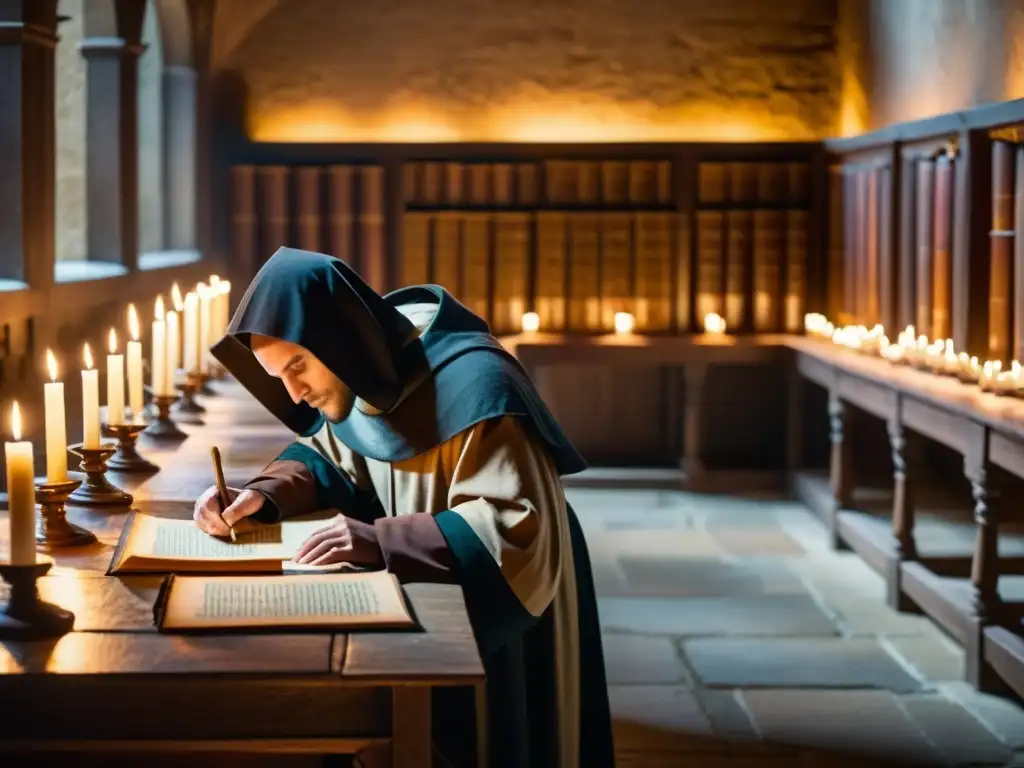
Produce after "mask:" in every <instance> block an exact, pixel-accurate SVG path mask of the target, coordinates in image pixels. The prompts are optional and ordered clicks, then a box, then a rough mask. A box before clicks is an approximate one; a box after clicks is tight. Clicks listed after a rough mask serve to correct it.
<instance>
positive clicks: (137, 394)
mask: <svg viewBox="0 0 1024 768" xmlns="http://www.w3.org/2000/svg"><path fill="white" fill-rule="evenodd" d="M140 332H141V328H140V326H139V315H138V313H137V312H136V311H135V305H134V304H129V305H128V333H130V334H131V337H132V338H131V341H129V342H128V351H127V358H128V407H129V408H130V409H131V412H132V418H133V419H134V420H135V421H138V420H139V419H140V418H141V417H142V409H143V403H144V402H145V401H144V400H143V396H142V342H141V341H139V335H140Z"/></svg>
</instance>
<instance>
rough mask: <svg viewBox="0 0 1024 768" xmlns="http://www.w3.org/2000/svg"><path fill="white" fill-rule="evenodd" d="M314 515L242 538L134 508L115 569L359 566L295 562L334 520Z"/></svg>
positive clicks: (258, 527) (253, 529)
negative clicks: (311, 538) (306, 544)
mask: <svg viewBox="0 0 1024 768" xmlns="http://www.w3.org/2000/svg"><path fill="white" fill-rule="evenodd" d="M328 520H329V518H327V517H324V516H322V515H320V516H317V517H315V518H313V519H310V518H306V519H293V520H285V521H284V522H282V523H276V524H273V525H263V524H260V523H253V524H251V525H250V526H248V527H247V528H246V529H245V530H242V531H241V532H239V533H238V536H237V540H236V541H229V540H227V539H220V538H217V537H216V536H210V535H209V534H208V533H204V532H203V531H201V530H199V528H197V527H196V524H195V523H194V522H193V521H192V520H191V519H189V520H177V519H171V518H164V517H155V516H153V515H146V514H142V513H141V512H139V511H137V510H136V511H133V512H132V513H131V514H130V515H129V516H128V520H127V521H126V522H125V524H124V529H123V530H122V531H121V539H120V541H119V542H118V545H117V548H116V549H115V550H114V554H113V557H111V559H110V567H109V568H108V569H107V573H109V574H121V573H187V572H192V573H309V572H312V573H324V572H334V571H351V570H359V569H358V568H355V567H354V566H351V565H349V564H348V563H336V564H332V565H324V566H315V565H302V564H299V563H296V562H292V561H291V558H292V557H293V556H294V555H295V553H296V552H298V550H299V547H301V546H302V543H303V542H304V541H305V540H306V539H307V538H309V536H310V534H312V533H314V532H315V531H317V530H319V529H320V528H323V527H324V526H325V525H327V524H328Z"/></svg>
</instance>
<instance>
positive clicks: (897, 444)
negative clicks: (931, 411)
mask: <svg viewBox="0 0 1024 768" xmlns="http://www.w3.org/2000/svg"><path fill="white" fill-rule="evenodd" d="M888 430H889V447H890V449H891V451H892V482H893V497H892V535H893V538H894V540H895V542H894V548H893V557H892V559H891V560H890V561H889V571H888V573H887V574H886V587H887V590H886V591H887V602H888V604H889V607H890V608H892V609H894V610H897V611H915V610H916V606H915V605H914V604H913V602H912V601H911V600H910V599H909V598H907V597H906V595H904V594H903V589H902V587H901V586H900V565H901V563H903V562H904V561H908V560H917V542H916V541H915V539H914V499H913V492H912V489H913V482H914V481H915V480H916V479H917V478H916V474H915V476H914V477H911V474H912V472H911V466H913V467H914V473H916V470H917V469H918V468H919V466H920V464H919V462H916V461H914V462H911V456H912V454H913V453H914V451H915V450H916V449H917V448H919V447H920V441H919V440H916V439H914V437H913V436H912V435H908V434H907V431H906V430H905V429H904V427H903V420H902V416H901V413H900V404H899V402H898V401H897V405H896V412H895V413H894V414H893V417H892V419H890V420H889V424H888Z"/></svg>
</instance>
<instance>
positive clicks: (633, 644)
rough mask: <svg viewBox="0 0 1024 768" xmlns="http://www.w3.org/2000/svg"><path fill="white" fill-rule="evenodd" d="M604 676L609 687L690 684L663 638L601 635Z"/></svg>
mask: <svg viewBox="0 0 1024 768" xmlns="http://www.w3.org/2000/svg"><path fill="white" fill-rule="evenodd" d="M601 640H602V644H603V646H604V662H605V674H606V675H607V678H608V684H609V685H636V684H659V685H685V686H686V687H690V686H692V684H693V680H692V678H691V676H690V673H689V672H688V671H687V669H686V666H685V665H684V664H683V662H682V660H681V659H680V658H679V653H678V650H677V648H676V646H675V644H674V643H673V642H672V641H671V640H670V639H669V638H667V637H650V636H645V635H623V634H619V633H611V634H605V635H603V636H602V638H601Z"/></svg>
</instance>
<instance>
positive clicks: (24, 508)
mask: <svg viewBox="0 0 1024 768" xmlns="http://www.w3.org/2000/svg"><path fill="white" fill-rule="evenodd" d="M11 434H12V435H13V436H14V442H11V443H4V459H5V461H6V463H7V519H8V521H9V523H10V534H9V535H10V541H11V554H10V563H11V565H32V564H34V563H35V561H36V483H35V474H36V473H35V467H34V466H33V463H32V443H30V442H29V441H28V440H24V441H22V439H21V412H20V411H19V410H18V404H17V403H15V404H14V405H13V406H12V408H11Z"/></svg>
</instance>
